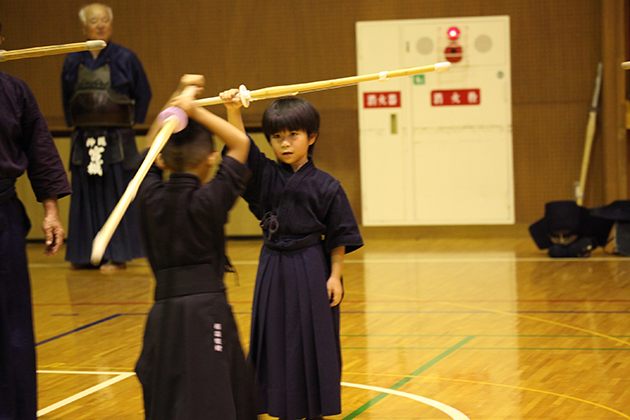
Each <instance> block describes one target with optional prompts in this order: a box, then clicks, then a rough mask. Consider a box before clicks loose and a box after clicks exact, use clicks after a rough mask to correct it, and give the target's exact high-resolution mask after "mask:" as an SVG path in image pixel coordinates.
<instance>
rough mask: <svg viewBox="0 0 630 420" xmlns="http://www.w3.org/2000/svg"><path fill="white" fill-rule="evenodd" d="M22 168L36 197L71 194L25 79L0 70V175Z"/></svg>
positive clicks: (12, 176)
mask: <svg viewBox="0 0 630 420" xmlns="http://www.w3.org/2000/svg"><path fill="white" fill-rule="evenodd" d="M25 171H28V177H29V180H30V182H31V186H32V187H33V191H34V192H35V196H36V197H37V200H38V201H43V200H44V199H46V198H49V197H53V196H58V197H59V198H61V197H64V196H66V195H68V194H70V192H71V190H70V183H69V182H68V177H67V175H66V171H65V169H64V167H63V164H62V162H61V158H60V157H59V153H58V152H57V147H56V146H55V142H54V141H53V137H52V135H51V134H50V130H49V129H48V125H46V120H45V119H44V116H43V115H42V113H41V112H40V110H39V106H38V105H37V102H36V100H35V97H34V96H33V93H32V92H31V90H30V89H29V87H28V85H27V84H26V83H24V81H22V80H20V79H18V78H17V77H14V76H11V75H10V74H7V73H4V72H1V71H0V179H17V178H19V177H20V176H21V175H22V174H24V172H25Z"/></svg>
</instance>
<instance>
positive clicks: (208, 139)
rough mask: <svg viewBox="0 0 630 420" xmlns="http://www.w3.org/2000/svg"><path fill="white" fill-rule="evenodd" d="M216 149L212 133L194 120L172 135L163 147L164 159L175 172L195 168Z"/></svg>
mask: <svg viewBox="0 0 630 420" xmlns="http://www.w3.org/2000/svg"><path fill="white" fill-rule="evenodd" d="M213 151H214V142H213V140H212V133H211V132H210V131H209V130H208V129H207V128H205V127H204V126H202V125H201V124H199V123H197V122H196V121H194V120H192V119H191V120H188V125H187V126H186V128H184V129H183V130H182V131H180V132H178V133H175V134H173V135H171V138H170V139H169V140H168V142H166V145H165V146H164V148H163V149H162V159H163V160H164V163H165V164H166V166H168V168H169V169H170V170H171V171H173V172H186V171H188V170H191V169H194V168H196V167H197V166H199V164H200V163H201V162H203V161H204V160H206V159H207V158H208V155H210V154H211V153H212V152H213Z"/></svg>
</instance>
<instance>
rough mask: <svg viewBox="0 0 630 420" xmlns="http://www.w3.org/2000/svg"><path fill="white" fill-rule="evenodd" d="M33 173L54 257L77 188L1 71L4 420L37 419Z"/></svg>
mask: <svg viewBox="0 0 630 420" xmlns="http://www.w3.org/2000/svg"><path fill="white" fill-rule="evenodd" d="M0 32H2V24H1V23H0ZM2 41H4V37H3V36H2V35H0V44H2ZM25 171H28V177H29V179H30V182H31V186H32V188H33V191H34V192H35V196H36V198H37V200H38V201H40V202H43V204H44V213H45V214H44V221H43V223H42V228H43V229H44V233H45V235H46V251H45V253H46V254H48V255H53V254H55V253H57V251H58V250H59V247H60V246H61V244H62V243H63V237H64V231H63V227H62V226H61V221H60V220H59V211H58V208H57V198H59V197H63V196H66V195H68V194H70V192H71V190H70V183H69V182H68V177H67V175H66V170H65V168H64V167H63V163H62V162H61V158H60V157H59V153H58V152H57V147H56V146H55V142H54V141H53V138H52V135H51V134H50V131H49V130H48V126H47V125H46V120H44V116H43V115H42V114H41V112H40V110H39V106H38V105H37V102H36V100H35V97H34V96H33V93H32V92H31V90H30V89H29V87H28V86H27V85H26V83H24V82H23V81H22V80H20V79H18V78H17V77H14V76H11V75H9V74H7V73H4V72H2V71H0V419H3V420H35V419H36V417H37V380H36V367H35V366H36V363H35V339H34V336H33V315H32V308H31V289H30V278H29V273H28V264H27V258H26V242H25V238H26V234H27V233H28V231H29V229H30V221H29V219H28V216H27V215H26V212H25V211H24V207H23V206H22V203H21V202H20V200H19V199H18V197H17V195H16V192H15V180H16V179H17V178H18V177H20V176H21V175H22V174H24V172H25Z"/></svg>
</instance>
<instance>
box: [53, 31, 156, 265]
mask: <svg viewBox="0 0 630 420" xmlns="http://www.w3.org/2000/svg"><path fill="white" fill-rule="evenodd" d="M81 64H83V65H84V66H85V67H87V68H88V69H91V70H94V69H97V68H99V67H101V66H104V65H106V64H108V65H109V67H110V76H111V87H112V88H113V89H114V90H115V91H116V92H118V93H120V94H123V95H126V96H128V97H129V98H131V99H133V100H134V101H135V110H136V113H135V119H134V121H135V123H136V124H141V123H143V122H144V119H145V117H146V113H147V110H148V107H149V102H150V100H151V88H150V86H149V81H148V79H147V77H146V74H145V73H144V69H143V67H142V64H141V63H140V60H138V57H137V56H136V55H135V54H134V53H133V52H132V51H130V50H129V49H127V48H125V47H122V46H120V45H118V44H116V43H113V42H109V43H108V45H107V47H106V48H105V49H103V50H101V51H100V52H99V55H98V56H97V58H96V59H94V57H93V56H92V53H91V52H90V51H81V52H76V53H72V54H68V56H67V57H66V60H65V62H64V66H63V71H62V75H61V86H62V97H63V109H64V113H65V116H66V122H67V123H68V124H70V118H69V102H70V98H72V95H73V93H74V86H75V84H76V81H77V73H78V68H79V65H81ZM93 130H95V129H75V130H74V132H73V133H72V153H73V156H72V159H71V162H75V163H78V164H72V163H71V166H70V171H71V174H72V185H73V186H74V189H75V194H73V196H72V199H71V203H70V218H69V226H68V241H67V243H68V246H67V248H66V260H67V261H70V262H72V263H73V264H77V265H84V264H89V263H90V256H91V252H92V241H93V240H94V237H95V236H96V234H97V233H98V231H99V230H100V229H101V227H102V226H103V224H104V223H105V221H106V220H107V217H108V216H109V215H110V213H111V211H112V210H113V208H114V207H115V205H116V204H117V203H118V201H119V200H120V197H121V196H122V194H123V193H124V191H125V189H126V187H127V184H128V183H129V181H130V180H131V179H132V178H133V176H134V175H135V171H136V169H137V164H138V163H139V159H138V149H137V147H136V142H135V136H134V133H133V131H132V130H131V129H128V128H127V129H122V128H107V129H105V128H104V129H102V131H103V132H104V133H105V137H106V139H107V140H109V141H110V142H111V143H112V144H114V140H115V141H117V142H119V145H120V150H116V153H115V154H112V153H109V152H111V150H109V151H108V153H107V154H106V160H107V156H109V157H111V156H119V155H120V157H121V158H122V163H120V160H119V159H113V161H106V162H105V165H104V166H105V167H104V173H103V176H102V177H101V176H98V175H88V174H87V171H86V165H87V164H88V163H89V157H85V156H83V157H81V156H76V153H77V151H78V152H85V153H87V152H86V148H85V146H84V142H85V139H86V138H87V137H88V136H89V135H90V134H91V133H92V131H93ZM134 164H135V166H134ZM143 256H144V252H143V250H142V246H141V242H140V232H139V228H138V216H137V210H136V206H135V204H134V203H132V204H131V205H130V206H129V208H128V209H127V212H126V213H125V216H124V217H123V219H122V221H121V223H120V226H119V227H118V229H117V230H116V232H115V233H114V236H113V237H112V239H111V241H110V243H109V245H108V247H107V249H106V250H105V254H104V255H103V261H106V260H113V261H115V262H119V263H120V262H125V261H130V260H132V259H134V258H140V257H143Z"/></svg>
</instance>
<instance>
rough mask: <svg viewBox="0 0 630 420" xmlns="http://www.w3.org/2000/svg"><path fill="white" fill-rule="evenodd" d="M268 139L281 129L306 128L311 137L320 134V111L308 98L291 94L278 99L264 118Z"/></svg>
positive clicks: (263, 124)
mask: <svg viewBox="0 0 630 420" xmlns="http://www.w3.org/2000/svg"><path fill="white" fill-rule="evenodd" d="M262 126H263V132H264V133H265V137H266V138H267V141H270V138H271V136H272V135H273V134H275V133H279V132H281V131H285V130H286V131H293V130H304V131H306V134H307V135H308V136H309V137H310V136H311V135H312V134H319V112H317V109H315V107H314V106H313V104H311V103H310V102H309V101H307V100H306V99H302V98H298V97H295V96H291V97H288V98H282V99H278V100H277V101H275V102H273V103H272V104H271V105H269V106H268V107H267V109H266V110H265V113H264V114H263V119H262Z"/></svg>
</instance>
